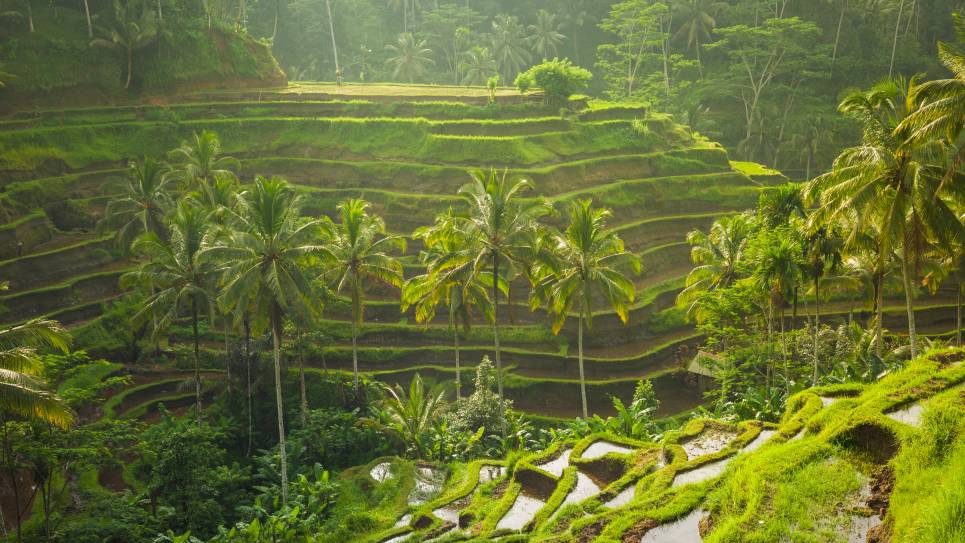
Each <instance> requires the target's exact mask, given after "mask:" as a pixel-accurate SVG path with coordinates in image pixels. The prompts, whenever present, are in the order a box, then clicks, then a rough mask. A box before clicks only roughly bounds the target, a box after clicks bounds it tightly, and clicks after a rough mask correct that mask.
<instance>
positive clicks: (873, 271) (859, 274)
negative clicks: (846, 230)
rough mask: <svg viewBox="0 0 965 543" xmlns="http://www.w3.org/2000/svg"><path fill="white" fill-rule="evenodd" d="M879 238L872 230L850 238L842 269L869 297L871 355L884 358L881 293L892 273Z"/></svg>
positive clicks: (891, 257) (891, 258) (891, 255)
mask: <svg viewBox="0 0 965 543" xmlns="http://www.w3.org/2000/svg"><path fill="white" fill-rule="evenodd" d="M881 239H882V238H881V236H880V235H879V234H878V233H877V232H876V231H875V230H874V229H873V228H871V229H869V230H868V231H866V232H862V233H859V234H857V235H854V236H851V237H850V238H849V239H848V241H847V245H846V246H845V249H846V250H847V256H846V257H845V259H844V268H845V270H846V272H847V274H848V275H850V276H852V277H854V278H855V279H857V280H858V281H859V282H860V283H861V284H862V285H864V290H865V292H867V293H868V294H870V296H869V297H870V299H871V314H872V315H873V317H872V318H873V322H874V327H875V331H874V345H875V354H876V355H877V356H878V358H882V357H883V356H884V335H883V332H882V326H883V324H884V323H883V321H884V296H885V294H884V292H885V282H886V280H887V279H888V278H889V276H890V275H891V273H892V272H893V271H894V268H895V263H894V253H886V252H884V251H883V250H882V248H881Z"/></svg>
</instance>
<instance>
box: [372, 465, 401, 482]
mask: <svg viewBox="0 0 965 543" xmlns="http://www.w3.org/2000/svg"><path fill="white" fill-rule="evenodd" d="M369 475H371V476H372V478H373V479H375V480H376V481H378V482H380V483H383V482H385V481H387V480H389V479H391V478H393V477H395V475H394V474H393V473H392V464H390V463H388V462H382V463H381V464H376V465H375V466H374V467H373V468H372V471H370V472H369Z"/></svg>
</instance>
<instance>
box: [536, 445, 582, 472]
mask: <svg viewBox="0 0 965 543" xmlns="http://www.w3.org/2000/svg"><path fill="white" fill-rule="evenodd" d="M572 452H573V451H572V450H571V449H566V450H565V451H563V454H561V455H559V456H558V457H556V459H555V460H550V461H549V462H547V463H545V464H540V465H538V466H536V467H538V468H539V469H541V470H543V471H545V472H546V473H549V474H552V475H554V476H556V477H559V476H560V475H563V470H564V469H566V467H567V466H569V465H570V453H572Z"/></svg>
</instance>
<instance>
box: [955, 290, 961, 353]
mask: <svg viewBox="0 0 965 543" xmlns="http://www.w3.org/2000/svg"><path fill="white" fill-rule="evenodd" d="M955 309H956V312H957V315H956V317H955V346H956V347H961V346H962V282H961V280H959V281H958V294H956V298H955Z"/></svg>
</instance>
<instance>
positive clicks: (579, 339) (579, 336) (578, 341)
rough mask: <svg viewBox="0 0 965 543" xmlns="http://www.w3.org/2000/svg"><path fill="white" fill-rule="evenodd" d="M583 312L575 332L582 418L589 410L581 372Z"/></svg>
mask: <svg viewBox="0 0 965 543" xmlns="http://www.w3.org/2000/svg"><path fill="white" fill-rule="evenodd" d="M583 313H584V311H581V312H580V318H579V324H577V333H576V345H577V347H576V348H577V352H578V353H579V364H580V399H581V400H583V418H584V419H588V418H590V415H589V411H588V410H587V408H586V377H585V376H584V374H583Z"/></svg>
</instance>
